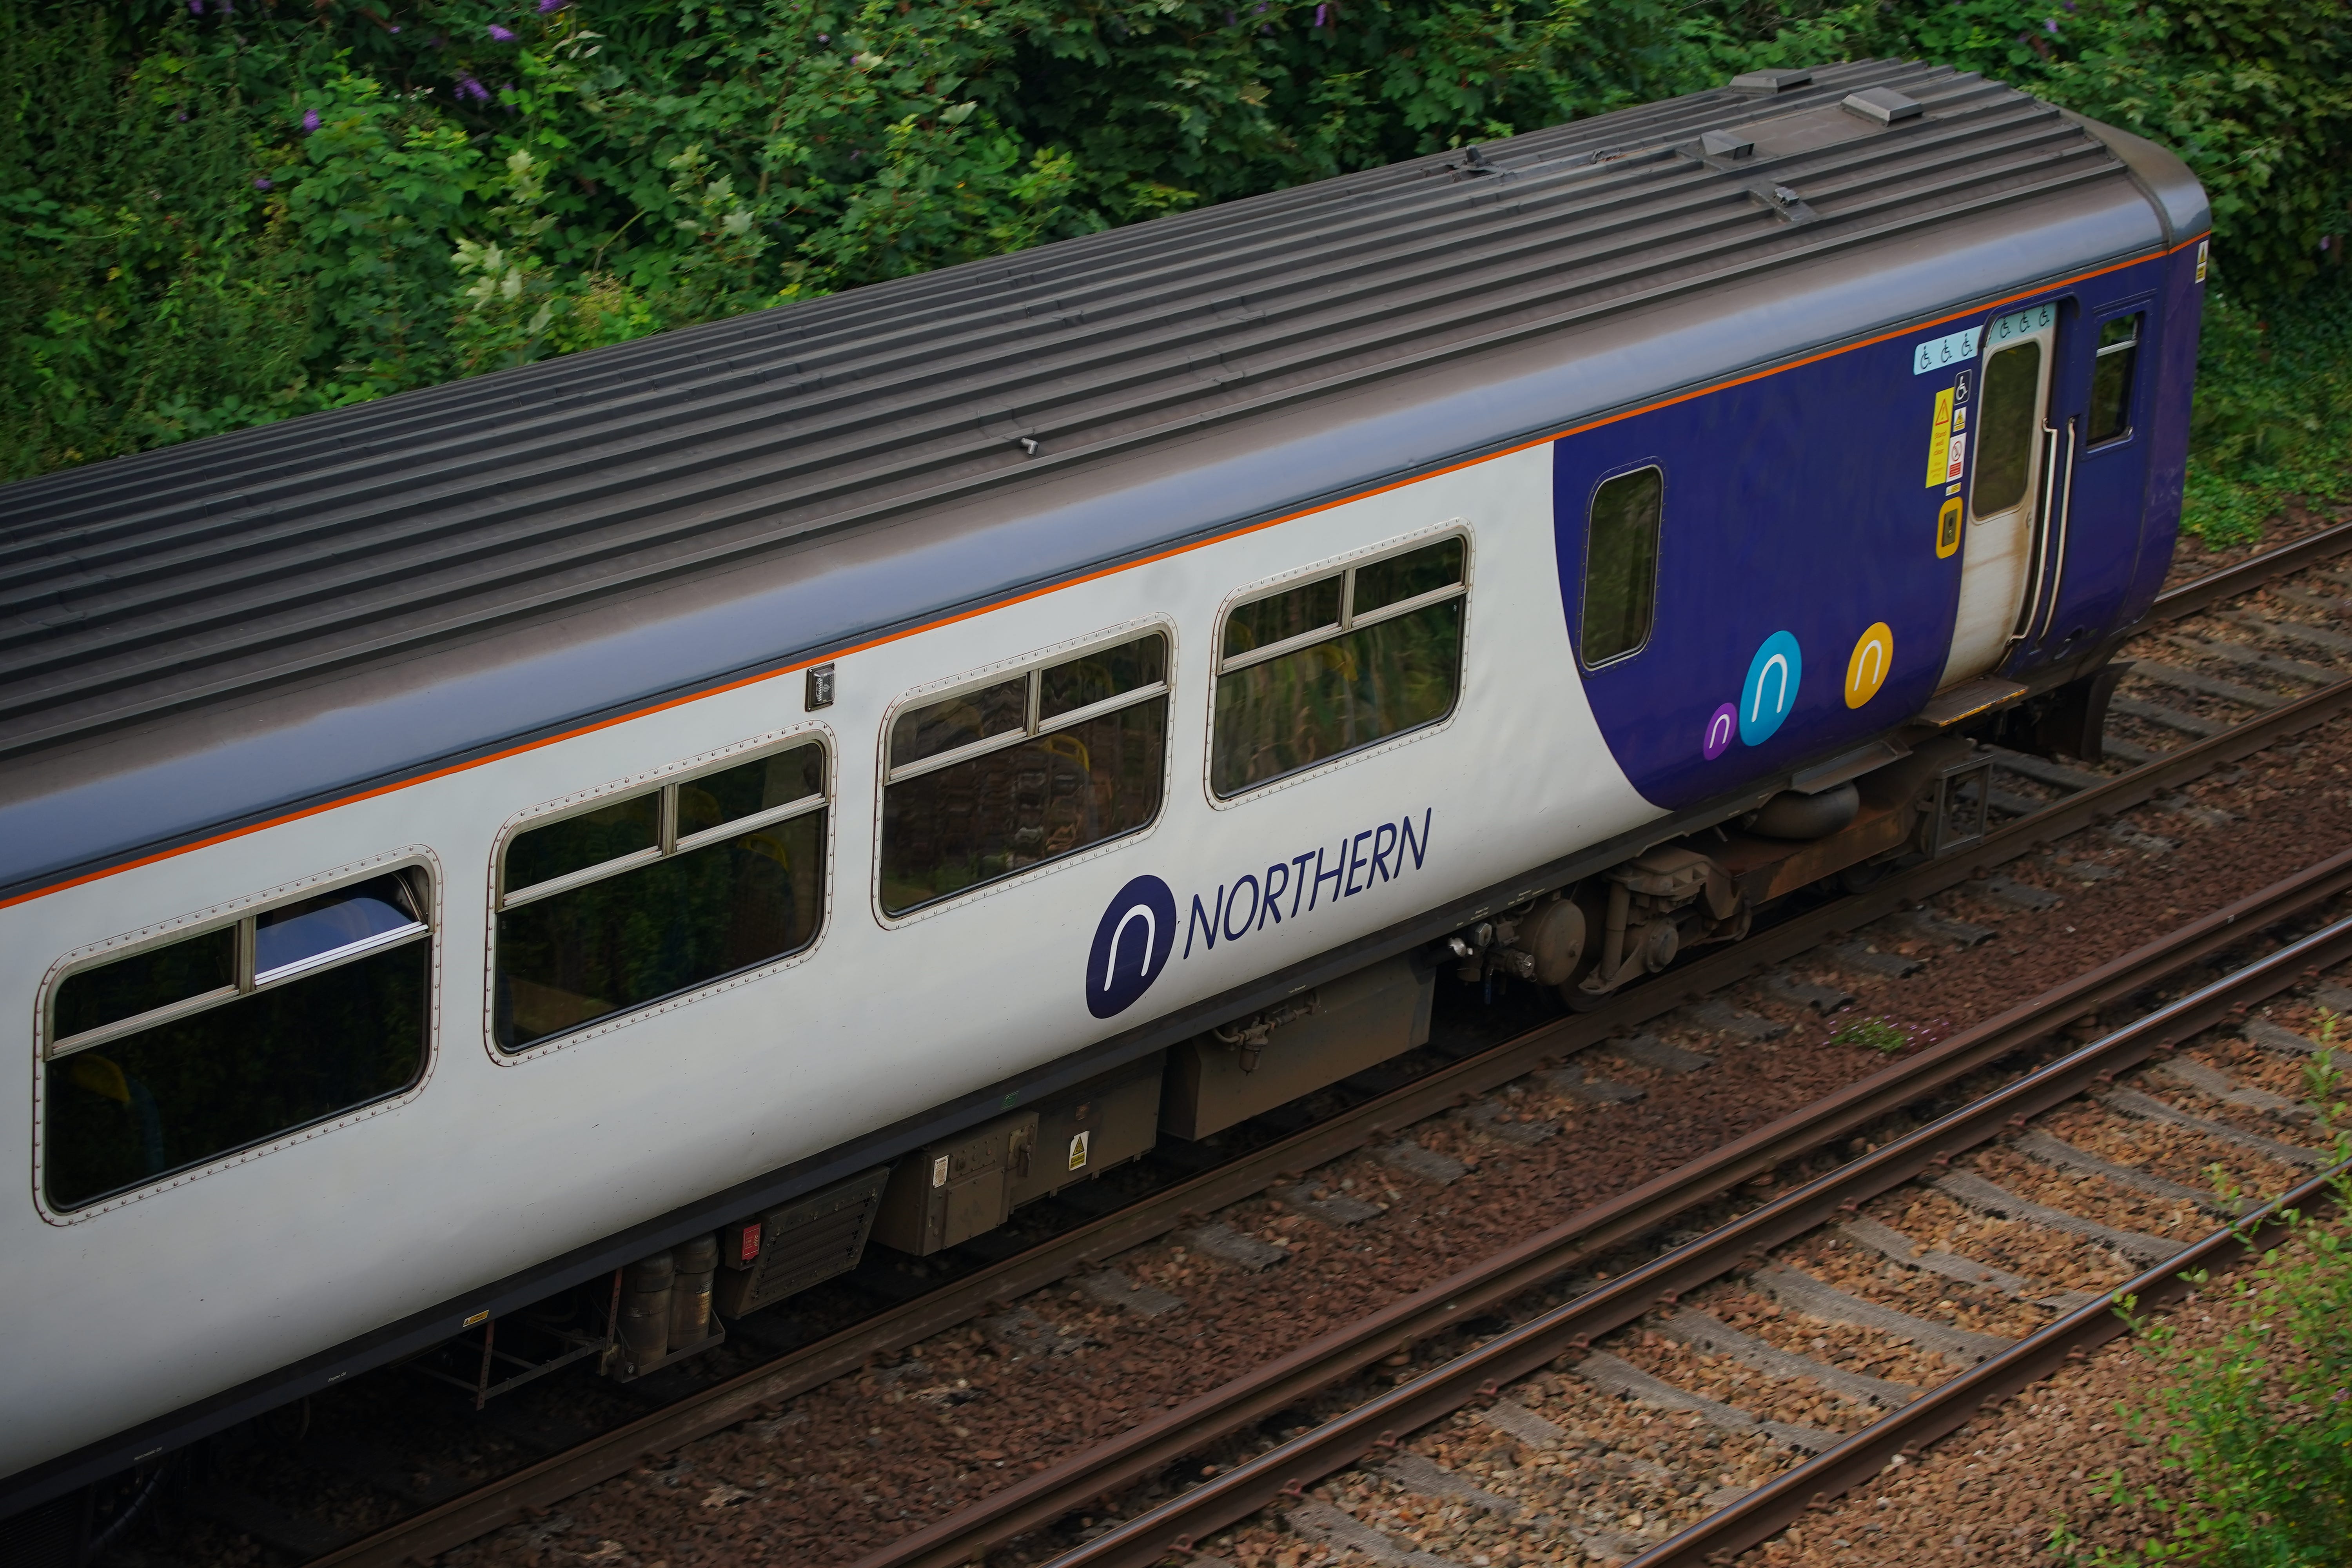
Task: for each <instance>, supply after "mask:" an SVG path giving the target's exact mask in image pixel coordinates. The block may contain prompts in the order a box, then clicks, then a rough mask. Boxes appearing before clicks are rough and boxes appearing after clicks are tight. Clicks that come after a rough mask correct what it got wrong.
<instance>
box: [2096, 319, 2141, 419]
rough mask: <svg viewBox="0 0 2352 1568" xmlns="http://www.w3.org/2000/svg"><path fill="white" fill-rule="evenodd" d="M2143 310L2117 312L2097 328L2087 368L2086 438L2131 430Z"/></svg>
mask: <svg viewBox="0 0 2352 1568" xmlns="http://www.w3.org/2000/svg"><path fill="white" fill-rule="evenodd" d="M2145 314H2146V313H2145V312H2135V313H2133V314H2131V315H2128V316H2117V317H2116V319H2115V320H2114V321H2109V322H2107V323H2105V325H2103V326H2102V327H2100V328H2099V352H2098V357H2097V358H2096V359H2095V360H2094V361H2093V362H2092V369H2091V421H2090V431H2091V433H2090V437H2089V438H2090V442H2091V444H2092V445H2093V446H2096V445H2097V444H2099V443H2100V442H2102V441H2113V440H2116V439H2118V438H2120V437H2125V436H2128V435H2130V434H2131V400H2132V379H2133V373H2134V372H2135V371H2137V369H2138V361H2139V329H2140V323H2141V321H2143V320H2144V319H2145Z"/></svg>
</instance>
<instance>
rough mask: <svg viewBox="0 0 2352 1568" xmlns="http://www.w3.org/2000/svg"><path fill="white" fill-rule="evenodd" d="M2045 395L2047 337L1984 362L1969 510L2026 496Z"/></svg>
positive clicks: (1982, 512)
mask: <svg viewBox="0 0 2352 1568" xmlns="http://www.w3.org/2000/svg"><path fill="white" fill-rule="evenodd" d="M2041 401H2042V342H2041V340H2039V339H2035V340H2033V341H2032V342H2022V343H2012V344H2011V345H2010V346H2009V347H2008V348H2005V349H2001V350H1999V351H1997V352H1996V353H1994V354H1993V356H1992V358H1991V359H1990V360H1989V361H1987V362H1986V363H1985V373H1984V396H1983V399H1982V401H1981V402H1979V405H1978V407H1977V418H1978V420H1979V426H1978V430H1977V479H1976V489H1974V490H1973V491H1972V492H1971V494H1970V510H1972V511H1973V512H1974V513H1975V515H1976V516H1977V517H1978V518H1979V519H1983V518H1988V517H1994V516H1997V515H1999V514H2000V513H2001V512H2005V511H2008V510H2011V509H2012V508H2013V507H2015V506H2016V505H2017V504H2018V503H2019V502H2020V501H2022V500H2024V499H2025V487H2026V484H2027V481H2028V480H2030V479H2032V476H2033V438H2034V435H2035V430H2034V426H2035V416H2036V414H2037V413H2039V411H2040V405H2041Z"/></svg>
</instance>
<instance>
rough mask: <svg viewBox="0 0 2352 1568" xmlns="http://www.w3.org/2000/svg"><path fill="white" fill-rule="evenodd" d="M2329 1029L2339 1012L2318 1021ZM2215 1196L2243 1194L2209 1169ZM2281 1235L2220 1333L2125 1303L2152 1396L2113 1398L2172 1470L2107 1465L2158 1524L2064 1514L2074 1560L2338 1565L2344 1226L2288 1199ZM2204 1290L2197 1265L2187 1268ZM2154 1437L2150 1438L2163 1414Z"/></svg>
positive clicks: (2322, 1061) (2351, 1298)
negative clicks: (2188, 1327) (2128, 1543)
mask: <svg viewBox="0 0 2352 1568" xmlns="http://www.w3.org/2000/svg"><path fill="white" fill-rule="evenodd" d="M2325 1034H2326V1039H2327V1041H2328V1043H2330V1044H2332V1043H2333V1040H2334V1035H2335V1030H2334V1022H2333V1020H2330V1021H2329V1023H2328V1025H2327V1026H2326V1030H2325ZM2341 1087H2342V1084H2341V1078H2340V1075H2339V1073H2338V1072H2337V1069H2336V1067H2335V1065H2334V1061H2333V1058H2332V1054H2331V1053H2330V1052H2328V1051H2322V1052H2321V1053H2320V1055H2319V1056H2318V1057H2317V1058H2316V1059H2315V1061H2314V1063H2313V1064H2312V1066H2311V1068H2310V1069H2309V1083H2308V1089H2309V1095H2310V1100H2311V1102H2312V1104H2313V1105H2314V1106H2315V1107H2316V1108H2318V1110H2319V1112H2320V1116H2319V1124H2320V1128H2321V1131H2323V1133H2331V1134H2333V1142H2334V1145H2335V1152H2336V1159H2337V1160H2338V1161H2339V1162H2341V1161H2345V1160H2352V1132H2347V1131H2339V1128H2340V1125H2341V1121H2342V1118H2343V1115H2344V1112H2345V1110H2346V1107H2345V1106H2344V1105H2343V1104H2342V1103H2341V1102H2340V1101H2339V1100H2338V1099H2337V1094H2338V1091H2339V1089H2341ZM2214 1177H2215V1184H2216V1186H2217V1187H2218V1188H2219V1189H2220V1190H2221V1193H2222V1194H2223V1196H2224V1197H2225V1198H2235V1197H2237V1196H2238V1195H2239V1194H2237V1192H2236V1190H2235V1189H2234V1188H2233V1187H2232V1186H2231V1184H2229V1182H2228V1181H2227V1179H2226V1177H2224V1176H2223V1175H2222V1173H2221V1167H2219V1166H2216V1167H2214ZM2333 1187H2334V1194H2333V1195H2334V1199H2335V1204H2336V1209H2337V1212H2338V1213H2339V1214H2352V1172H2347V1173H2341V1174H2339V1175H2338V1176H2337V1177H2336V1181H2335V1182H2334V1184H2333ZM2281 1217H2282V1218H2283V1220H2284V1223H2285V1225H2286V1236H2285V1238H2284V1240H2283V1241H2281V1242H2280V1244H2279V1245H2278V1246H2276V1247H2272V1248H2270V1249H2269V1250H2267V1251H2265V1252H2264V1253H2263V1255H2262V1258H2260V1259H2259V1260H2258V1261H2257V1262H2256V1263H2255V1264H2254V1266H2253V1267H2252V1268H2247V1269H2245V1270H2244V1271H2243V1272H2242V1273H2240V1274H2239V1275H2237V1276H2236V1277H2235V1278H2233V1279H2231V1281H2230V1283H2229V1285H2228V1286H2227V1288H2226V1289H2225V1290H2224V1291H2223V1292H2221V1299H2222V1300H2226V1301H2229V1302H2231V1303H2234V1304H2236V1305H2237V1306H2238V1307H2239V1308H2240V1309H2242V1314H2243V1315H2242V1318H2241V1320H2240V1321H2238V1322H2237V1323H2236V1324H2235V1325H2234V1326H2232V1327H2231V1329H2229V1330H2228V1331H2227V1332H2225V1333H2223V1334H2222V1335H2221V1337H2220V1338H2219V1339H2218V1340H2217V1341H2215V1342H2211V1343H2200V1342H2196V1341H2195V1340H2194V1339H2193V1338H2191V1337H2190V1336H2189V1335H2185V1334H2183V1333H2182V1332H2181V1325H2180V1324H2179V1321H2176V1320H2171V1319H2164V1320H2150V1319H2148V1318H2146V1317H2144V1316H2142V1315H2140V1314H2139V1313H2138V1312H2137V1304H2136V1303H2134V1302H2131V1301H2128V1300H2126V1301H2125V1302H2123V1303H2122V1304H2121V1305H2120V1307H2119V1309H2118V1310H2120V1311H2122V1313H2123V1314H2124V1316H2125V1317H2126V1320H2127V1321H2129V1322H2130V1323H2131V1324H2132V1326H2133V1328H2134V1329H2135V1330H2136V1331H2137V1333H2138V1336H2139V1338H2138V1342H2137V1347H2136V1348H2137V1350H2138V1352H2139V1353H2140V1355H2141V1356H2142V1357H2143V1358H2144V1359H2145V1361H2146V1363H2147V1365H2148V1368H2149V1370H2150V1372H2151V1373H2152V1374H2153V1377H2152V1381H2151V1384H2150V1385H2149V1388H2148V1391H2147V1394H2146V1395H2145V1396H2144V1397H2143V1398H2142V1399H2141V1400H2139V1401H2138V1402H2137V1403H2133V1404H2127V1405H2124V1406H2122V1407H2121V1414H2122V1415H2123V1416H2124V1418H2125V1421H2126V1429H2127V1430H2129V1431H2131V1432H2132V1433H2134V1434H2135V1436H2138V1437H2140V1438H2141V1439H2142V1440H2143V1441H2149V1440H2153V1441H2156V1442H2158V1447H2159V1452H2160V1453H2161V1455H2162V1459H2161V1464H2162V1468H2163V1470H2164V1471H2165V1472H2166V1473H2167V1474H2166V1479H2164V1480H2163V1481H2161V1482H2159V1483H2158V1484H2156V1485H2152V1486H2146V1487H2134V1486H2131V1485H2129V1484H2127V1483H2126V1481H2125V1479H2124V1478H2123V1477H2122V1475H2121V1473H2120V1472H2115V1473H2112V1474H2110V1475H2109V1476H2108V1477H2107V1478H2106V1485H2107V1501H2108V1502H2109V1503H2110V1504H2111V1505H2113V1506H2114V1507H2116V1508H2117V1509H2123V1510H2134V1511H2136V1512H2137V1513H2138V1514H2139V1515H2141V1516H2142V1517H2143V1518H2147V1519H2150V1520H2153V1521H2156V1528H2157V1530H2158V1534H2157V1535H2156V1536H2155V1537H2154V1538H2152V1539H2151V1540H2149V1541H2148V1542H2147V1544H2146V1545H2144V1546H2143V1547H2142V1548H2141V1549H2139V1550H2137V1551H2124V1552H2117V1551H2116V1550H2115V1549H2113V1548H2110V1547H2105V1546H2101V1547H2097V1548H2095V1549H2093V1550H2092V1551H2090V1552H2088V1553H2087V1554H2086V1553H2085V1552H2084V1550H2083V1548H2084V1542H2083V1540H2082V1538H2081V1537H2080V1536H2079V1535H2078V1534H2077V1533H2076V1532H2075V1531H2073V1530H2071V1529H2069V1528H2067V1527H2065V1526H2064V1525H2063V1523H2062V1524H2061V1526H2060V1527H2059V1528H2058V1529H2057V1530H2056V1531H2054V1532H2053V1538H2052V1545H2053V1549H2054V1550H2055V1551H2056V1552H2057V1554H2058V1555H2059V1557H2060V1559H2061V1561H2063V1562H2066V1563H2074V1564H2078V1565H2081V1568H2156V1565H2158V1564H2165V1563H2181V1564H2187V1563H2197V1564H2200V1565H2210V1568H2306V1565H2307V1568H2337V1565H2339V1564H2341V1563H2343V1561H2344V1543H2345V1542H2347V1541H2352V1239H2347V1237H2346V1236H2345V1235H2344V1234H2343V1233H2342V1232H2341V1231H2340V1230H2339V1229H2337V1228H2336V1227H2334V1226H2329V1225H2326V1224H2324V1223H2322V1222H2321V1221H2320V1220H2319V1219H2317V1218H2316V1217H2315V1216H2314V1215H2310V1214H2306V1213H2297V1212H2294V1211H2286V1212H2284V1214H2283V1215H2281ZM2189 1279H2191V1280H2193V1281H2194V1282H2195V1283H2196V1284H2198V1285H2199V1286H2200V1287H2202V1286H2204V1285H2206V1284H2208V1283H2210V1281H2209V1280H2208V1279H2207V1278H2206V1276H2204V1275H2203V1274H2201V1273H2200V1274H2193V1275H2190V1276H2189ZM2159 1426H2160V1427H2161V1429H2162V1430H2161V1436H2156V1430H2157V1428H2158V1427H2159Z"/></svg>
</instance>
